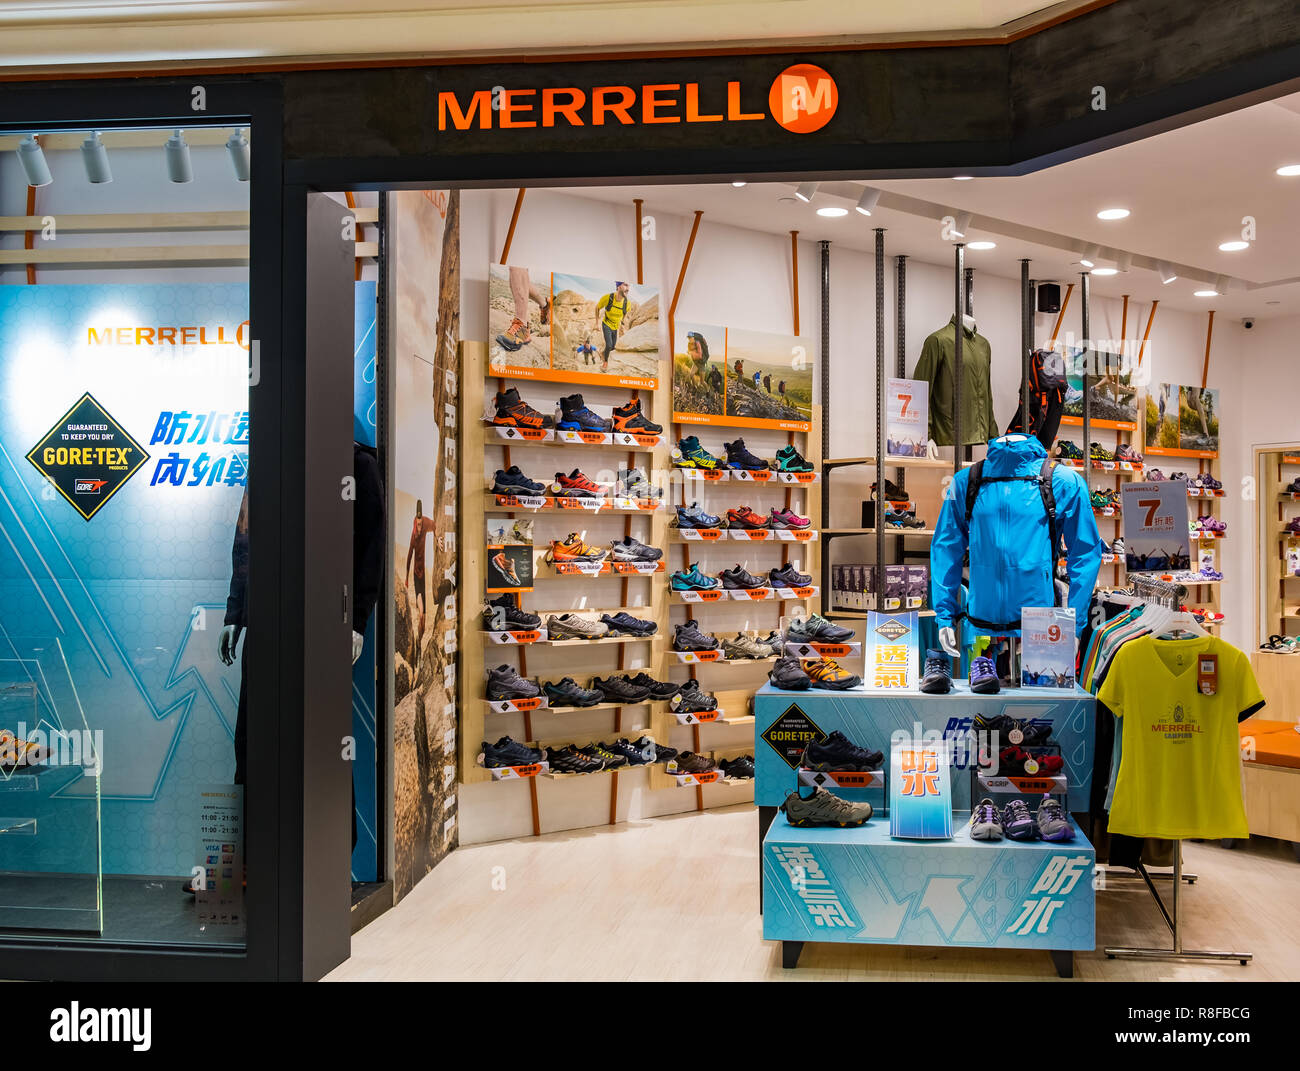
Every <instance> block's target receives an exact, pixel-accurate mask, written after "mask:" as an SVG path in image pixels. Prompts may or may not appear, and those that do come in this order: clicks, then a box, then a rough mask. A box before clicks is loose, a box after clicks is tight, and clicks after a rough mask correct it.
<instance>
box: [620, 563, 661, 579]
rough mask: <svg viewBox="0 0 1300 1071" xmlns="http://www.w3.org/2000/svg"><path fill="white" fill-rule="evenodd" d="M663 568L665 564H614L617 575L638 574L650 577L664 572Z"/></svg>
mask: <svg viewBox="0 0 1300 1071" xmlns="http://www.w3.org/2000/svg"><path fill="white" fill-rule="evenodd" d="M663 568H664V563H663V562H614V572H616V573H638V574H640V575H641V576H648V575H649V574H651V573H660V572H663Z"/></svg>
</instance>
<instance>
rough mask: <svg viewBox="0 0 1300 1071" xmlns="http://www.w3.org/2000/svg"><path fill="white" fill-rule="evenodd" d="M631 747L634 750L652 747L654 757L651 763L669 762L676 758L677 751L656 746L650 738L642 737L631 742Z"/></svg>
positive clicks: (661, 745)
mask: <svg viewBox="0 0 1300 1071" xmlns="http://www.w3.org/2000/svg"><path fill="white" fill-rule="evenodd" d="M632 746H633V747H635V748H642V747H652V748H654V751H655V757H654V758H653V759H651V760H650V761H651V762H671V761H672V760H673V759H675V758H677V749H676V748H675V747H665V746H664V745H663V744H656V743H655V742H654V741H653V740H652V739H650V737H648V736H643V737H641V739H639V740H633V741H632Z"/></svg>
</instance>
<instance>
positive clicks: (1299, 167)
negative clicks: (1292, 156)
mask: <svg viewBox="0 0 1300 1071" xmlns="http://www.w3.org/2000/svg"><path fill="white" fill-rule="evenodd" d="M1277 173H1278V174H1279V175H1281V176H1282V177H1283V178H1290V177H1291V176H1292V175H1300V164H1285V165H1284V166H1282V167H1279V168H1278V169H1277Z"/></svg>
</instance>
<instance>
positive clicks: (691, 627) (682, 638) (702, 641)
mask: <svg viewBox="0 0 1300 1071" xmlns="http://www.w3.org/2000/svg"><path fill="white" fill-rule="evenodd" d="M717 649H718V637H717V636H707V635H705V634H704V633H703V632H701V631H700V626H699V623H698V622H696V621H687V622H684V623H683V624H680V625H674V626H673V650H674V651H716V650H717Z"/></svg>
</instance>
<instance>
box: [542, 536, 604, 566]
mask: <svg viewBox="0 0 1300 1071" xmlns="http://www.w3.org/2000/svg"><path fill="white" fill-rule="evenodd" d="M608 556H609V551H607V550H605V549H604V548H602V547H589V546H587V544H586V543H584V542H583V541H582V540H581V539H579V538H578V533H577V532H570V533H569V535H568V537H567V538H566V539H562V540H561V539H556V540H554V541H552V543H551V549H550V550H548V551H547V552H546V557H547V560H549V561H552V562H603V561H604V560H605V559H606V558H607V557H608Z"/></svg>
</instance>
